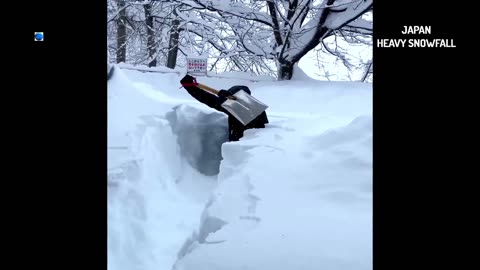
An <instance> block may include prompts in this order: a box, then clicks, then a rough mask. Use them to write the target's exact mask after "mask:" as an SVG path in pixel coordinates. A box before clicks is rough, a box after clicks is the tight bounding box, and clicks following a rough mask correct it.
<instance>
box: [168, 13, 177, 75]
mask: <svg viewBox="0 0 480 270" xmlns="http://www.w3.org/2000/svg"><path fill="white" fill-rule="evenodd" d="M173 15H174V16H175V18H174V20H173V21H172V28H171V29H170V42H169V44H168V58H167V67H168V68H172V69H173V68H175V66H176V65H177V53H178V37H179V33H178V26H179V24H180V21H179V20H178V18H177V12H176V11H175V10H174V11H173Z"/></svg>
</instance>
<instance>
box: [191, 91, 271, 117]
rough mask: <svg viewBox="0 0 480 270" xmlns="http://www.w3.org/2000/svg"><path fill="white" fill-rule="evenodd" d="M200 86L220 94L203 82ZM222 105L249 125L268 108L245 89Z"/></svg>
mask: <svg viewBox="0 0 480 270" xmlns="http://www.w3.org/2000/svg"><path fill="white" fill-rule="evenodd" d="M198 87H199V88H201V89H203V90H205V91H208V92H210V93H213V94H215V95H218V92H219V91H218V90H215V89H213V88H211V87H209V86H206V85H204V84H201V83H199V84H198ZM222 107H223V108H224V109H225V110H227V111H228V112H229V113H231V114H232V115H233V116H234V117H235V118H237V119H238V121H240V122H241V123H242V124H243V125H244V126H246V125H248V123H250V122H251V121H253V119H255V118H257V117H258V116H259V115H260V114H261V113H262V112H264V111H265V110H266V109H267V108H268V106H267V105H265V104H264V103H262V102H260V101H259V100H258V99H256V98H254V97H252V96H251V95H249V94H248V93H247V92H245V91H244V90H240V91H238V92H236V93H235V94H233V95H232V96H230V97H228V99H227V100H225V101H224V102H223V103H222Z"/></svg>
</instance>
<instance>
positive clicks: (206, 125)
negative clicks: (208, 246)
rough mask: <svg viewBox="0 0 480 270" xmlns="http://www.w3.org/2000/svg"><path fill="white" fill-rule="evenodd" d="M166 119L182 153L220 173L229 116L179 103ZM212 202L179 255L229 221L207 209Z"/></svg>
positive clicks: (205, 170) (211, 172) (210, 171)
mask: <svg viewBox="0 0 480 270" xmlns="http://www.w3.org/2000/svg"><path fill="white" fill-rule="evenodd" d="M166 119H167V120H168V122H169V123H170V126H171V129H172V132H173V134H174V135H175V136H176V138H177V144H178V147H179V149H180V155H181V157H182V158H184V159H185V160H186V161H187V162H188V163H189V165H190V166H192V167H193V168H194V169H196V170H197V171H198V172H200V173H202V174H204V175H207V176H216V175H218V174H219V171H220V163H221V161H222V144H223V143H224V142H227V141H228V124H227V117H226V116H225V115H224V114H222V113H217V112H209V113H206V112H203V111H200V110H198V109H196V108H193V107H189V106H185V105H180V106H177V107H174V108H173V110H172V111H171V112H168V113H167V114H166ZM192 180H194V179H192ZM211 203H212V200H209V201H208V202H207V203H206V205H205V208H204V211H203V213H201V216H199V218H200V227H199V228H198V230H197V231H195V232H193V233H192V235H191V236H190V237H188V238H187V239H186V240H185V242H184V244H183V246H182V248H181V249H180V250H179V252H178V256H177V258H178V259H181V258H182V257H184V256H185V255H186V254H188V253H189V251H190V250H191V248H193V246H194V243H196V242H198V243H200V244H204V243H207V241H206V239H207V237H208V235H209V234H210V233H213V232H216V231H218V230H219V229H221V228H222V227H223V226H224V225H225V224H226V222H225V221H223V220H221V219H219V218H216V217H214V216H210V215H208V214H207V213H208V212H207V211H206V209H208V207H209V206H210V205H211ZM199 214H200V213H199Z"/></svg>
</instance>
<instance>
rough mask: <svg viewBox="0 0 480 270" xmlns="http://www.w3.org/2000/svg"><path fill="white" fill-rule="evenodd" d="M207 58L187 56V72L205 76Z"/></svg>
mask: <svg viewBox="0 0 480 270" xmlns="http://www.w3.org/2000/svg"><path fill="white" fill-rule="evenodd" d="M207 63H208V59H207V58H200V57H197V58H187V73H188V74H190V75H200V76H207Z"/></svg>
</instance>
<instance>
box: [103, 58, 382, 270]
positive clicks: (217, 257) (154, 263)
mask: <svg viewBox="0 0 480 270" xmlns="http://www.w3.org/2000/svg"><path fill="white" fill-rule="evenodd" d="M299 71H301V70H299ZM296 74H297V75H300V74H302V73H301V72H296ZM182 75H183V74H178V73H154V72H139V71H134V70H126V69H123V70H122V69H118V67H117V70H116V72H115V75H114V77H113V78H112V80H110V81H109V84H108V95H109V100H108V147H109V148H108V169H109V175H108V184H109V188H108V197H109V198H108V199H109V200H108V268H109V270H124V269H125V270H127V269H128V270H131V269H133V270H134V269H156V270H158V269H177V270H193V269H195V270H202V269H205V270H207V269H208V270H215V269H234V270H235V269H250V270H251V269H262V270H265V269H312V270H313V269H329V270H335V269H339V270H340V269H371V268H372V89H371V84H365V83H354V82H323V81H317V80H313V79H310V78H308V76H306V75H305V74H303V75H301V76H298V77H296V78H294V79H293V80H292V81H284V82H276V81H259V82H252V81H248V80H244V79H241V78H237V79H232V78H203V77H198V78H197V79H198V81H199V82H201V83H204V84H207V85H209V86H212V87H214V88H217V89H222V88H223V89H226V88H229V87H231V86H233V85H237V84H243V85H247V86H248V87H250V89H251V90H252V94H253V95H254V96H255V97H257V98H258V99H260V100H261V101H262V102H265V103H266V104H267V105H269V109H268V110H267V113H268V116H269V120H270V124H269V125H268V126H267V128H265V129H258V130H248V131H246V132H245V136H244V138H242V139H241V140H240V141H239V142H232V143H230V142H226V143H223V144H222V145H221V142H223V141H225V140H226V133H225V132H226V117H225V116H224V115H223V114H221V113H219V112H216V111H213V110H212V109H210V108H208V107H206V106H205V105H203V104H199V103H198V102H196V101H195V100H194V99H193V98H191V97H190V96H189V95H188V94H187V93H186V91H185V90H184V89H179V87H180V85H179V80H180V78H181V77H180V76H182ZM244 76H245V75H242V77H244Z"/></svg>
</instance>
